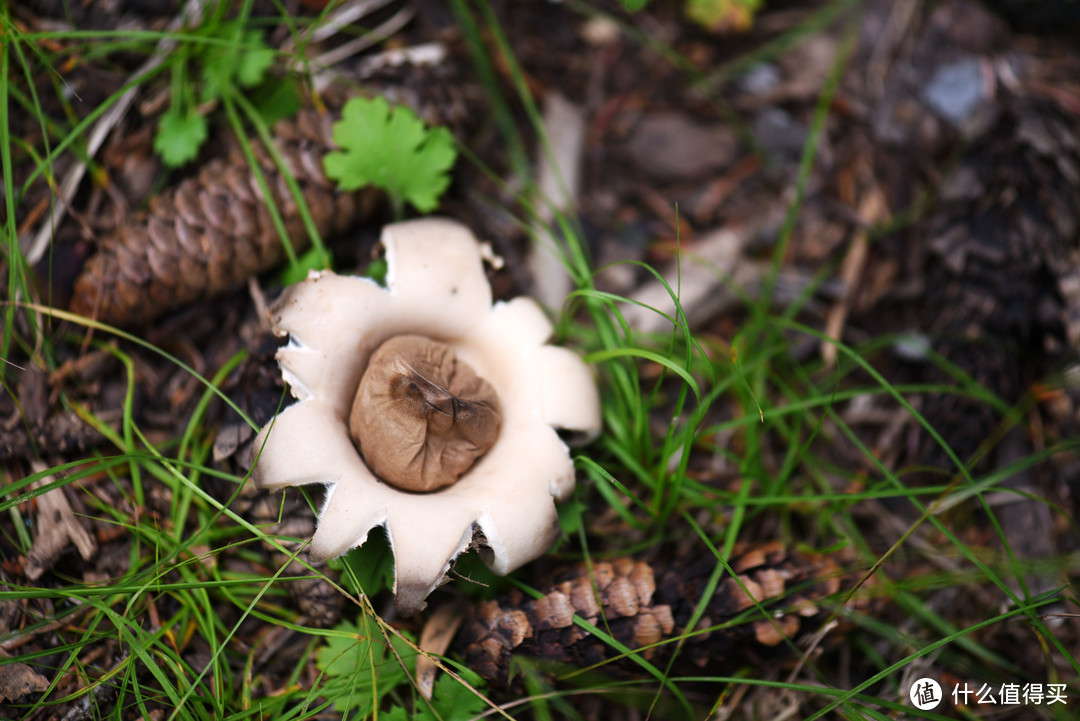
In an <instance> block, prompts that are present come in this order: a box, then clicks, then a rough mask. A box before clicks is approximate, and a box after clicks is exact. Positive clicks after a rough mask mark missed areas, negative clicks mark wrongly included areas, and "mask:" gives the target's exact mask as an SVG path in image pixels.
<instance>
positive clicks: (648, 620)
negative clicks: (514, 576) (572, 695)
mask: <svg viewBox="0 0 1080 721" xmlns="http://www.w3.org/2000/svg"><path fill="white" fill-rule="evenodd" d="M681 560H683V562H684V564H683V565H677V566H675V567H672V568H671V569H669V570H667V571H664V572H662V573H658V572H657V571H655V570H654V569H653V568H652V567H651V566H649V565H648V564H647V563H644V562H642V561H634V560H633V559H631V558H620V559H617V560H614V561H611V562H602V563H595V564H593V573H592V574H591V575H590V574H589V571H588V569H587V568H586V567H585V566H584V565H581V566H578V567H576V568H574V569H573V570H572V571H571V572H570V573H569V574H568V575H566V576H565V577H563V578H562V579H560V580H558V581H557V582H556V583H555V584H554V585H553V586H552V587H551V590H549V591H548V594H547V595H546V596H544V597H543V598H540V599H531V598H526V597H525V596H524V595H523V594H522V593H521V592H519V591H513V592H511V593H510V594H509V595H508V596H507V597H506V598H503V599H501V600H499V601H485V602H482V603H480V604H478V605H477V606H475V607H474V610H473V611H472V614H471V616H470V617H469V619H468V620H467V621H466V622H465V624H464V626H463V628H462V630H461V632H460V633H459V634H458V636H457V639H456V641H455V646H456V648H457V650H458V653H459V654H460V655H461V656H462V657H463V659H464V661H465V663H466V665H468V666H469V668H471V669H473V670H474V671H476V672H477V673H478V674H480V675H481V676H483V677H484V678H486V679H488V680H491V681H495V682H496V683H506V681H507V679H508V677H509V670H510V659H511V656H512V655H527V656H539V657H541V658H542V659H544V660H547V661H552V662H556V663H562V664H569V665H571V666H574V667H579V668H580V667H585V666H592V665H595V664H600V663H604V662H605V661H608V660H610V659H614V658H615V657H616V656H618V655H620V652H619V650H618V649H616V648H613V647H612V646H610V645H608V644H607V643H605V642H604V641H603V640H601V639H599V638H597V637H596V636H594V635H593V634H591V633H590V632H588V631H586V630H585V629H583V628H581V627H580V626H577V625H575V624H574V622H573V617H574V615H575V614H577V615H578V616H580V617H581V618H583V619H585V620H586V621H588V622H589V623H591V624H594V625H596V626H598V627H599V628H603V629H605V631H607V632H608V633H610V634H611V635H612V636H613V637H614V638H615V639H616V640H617V641H619V642H620V643H622V644H623V645H625V646H627V647H628V648H630V649H632V650H637V649H642V650H641V651H640V655H641V657H642V658H644V659H646V660H648V661H649V662H651V663H652V664H653V665H655V666H658V667H660V668H666V667H667V663H668V661H669V660H670V659H671V656H672V654H673V653H674V652H675V651H676V649H677V648H678V649H679V655H678V657H677V658H676V659H675V666H674V668H675V669H676V670H674V671H673V672H674V673H676V674H680V673H683V671H686V672H688V673H695V674H696V673H699V672H701V671H703V670H706V669H707V670H710V671H713V672H716V671H719V670H721V669H733V668H737V667H738V666H741V665H744V664H746V663H751V662H752V663H761V662H762V661H765V660H769V659H775V658H776V657H778V656H782V655H784V654H789V653H790V646H789V644H788V643H786V642H785V641H787V640H788V639H794V638H796V637H797V636H799V635H801V634H803V633H805V632H807V631H808V630H811V629H813V628H815V627H817V626H820V624H821V623H822V622H823V621H824V620H825V619H826V618H828V617H829V615H830V609H831V608H832V606H833V605H834V603H829V604H827V607H822V605H821V604H822V602H824V601H826V600H827V599H832V600H833V601H836V599H835V597H836V596H837V594H838V592H839V591H840V589H841V588H842V586H844V585H848V586H850V585H851V584H852V583H853V581H854V578H853V577H847V578H845V577H844V574H843V573H842V572H841V570H840V568H839V566H838V565H837V564H836V563H835V562H834V561H833V560H832V559H830V558H828V557H826V556H809V555H806V554H802V553H798V552H795V551H789V550H786V549H784V548H783V547H781V546H780V545H779V544H767V545H764V546H760V547H757V548H753V549H750V550H748V551H746V552H744V553H741V554H736V556H735V557H734V558H733V559H732V564H731V565H732V568H733V569H734V570H735V571H736V573H738V574H739V582H741V583H742V584H743V586H745V588H746V589H747V591H749V592H750V593H751V594H752V595H753V596H754V598H755V599H757V601H758V602H759V603H760V604H761V605H762V606H763V607H765V608H767V609H769V613H770V618H762V616H761V614H760V613H759V612H758V611H756V610H755V609H754V607H753V606H754V604H753V602H752V601H751V600H750V599H749V598H748V597H747V595H746V593H744V592H743V590H742V588H741V587H740V585H739V582H737V581H736V580H735V579H734V578H731V577H727V578H724V579H722V580H721V582H720V584H719V585H718V586H717V589H716V592H715V593H714V594H713V596H712V597H711V598H710V599H709V601H708V606H707V609H706V611H705V613H704V615H703V616H702V617H701V620H700V621H699V622H698V624H697V628H698V629H700V630H701V632H700V633H697V634H693V635H687V637H686V639H685V642H684V643H683V644H682V645H681V648H680V644H679V643H678V642H677V639H678V637H679V636H680V635H682V634H686V633H687V629H686V624H687V623H688V622H689V619H690V617H691V615H692V614H693V612H694V609H695V608H696V607H697V604H698V602H699V601H700V599H701V595H702V593H703V592H704V591H705V587H706V585H707V583H708V580H709V576H710V575H711V573H712V571H713V568H714V567H715V562H714V561H712V560H707V561H704V562H702V561H700V560H697V559H695V560H693V561H689V562H687V561H686V559H685V558H683V559H681ZM740 616H741V617H743V618H744V619H745V620H744V621H738V622H735V623H732V624H731V625H730V626H728V625H726V624H727V623H728V622H730V621H732V620H733V619H735V618H736V617H740ZM706 629H711V630H706ZM661 641H670V642H669V643H662V644H660V645H653V644H658V643H659V642H661ZM603 668H604V670H605V671H609V672H612V671H614V672H616V673H619V674H623V675H626V674H628V673H634V674H638V675H640V674H641V673H643V672H642V670H641V667H640V666H639V665H637V664H636V663H634V662H633V661H632V660H630V659H620V660H618V661H613V662H612V663H608V664H605V665H604V666H603ZM678 669H682V670H678Z"/></svg>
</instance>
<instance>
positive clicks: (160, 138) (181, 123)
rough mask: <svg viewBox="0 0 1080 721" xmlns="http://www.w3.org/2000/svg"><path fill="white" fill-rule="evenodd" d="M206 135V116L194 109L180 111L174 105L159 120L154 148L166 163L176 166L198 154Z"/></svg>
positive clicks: (172, 166)
mask: <svg viewBox="0 0 1080 721" xmlns="http://www.w3.org/2000/svg"><path fill="white" fill-rule="evenodd" d="M206 137H207V123H206V118H205V117H203V116H202V115H199V114H198V113H196V112H194V111H188V112H182V111H179V110H177V109H176V108H175V106H174V107H172V108H170V109H169V110H168V112H166V113H165V114H164V115H162V116H161V120H159V121H158V129H157V134H155V135H154V150H155V151H157V153H158V155H160V156H161V159H162V160H164V161H165V164H166V165H168V166H169V167H171V168H176V167H178V166H181V165H183V164H184V163H186V162H188V161H189V160H191V159H192V158H194V157H195V156H196V155H198V153H199V148H201V147H202V144H203V143H205V142H206Z"/></svg>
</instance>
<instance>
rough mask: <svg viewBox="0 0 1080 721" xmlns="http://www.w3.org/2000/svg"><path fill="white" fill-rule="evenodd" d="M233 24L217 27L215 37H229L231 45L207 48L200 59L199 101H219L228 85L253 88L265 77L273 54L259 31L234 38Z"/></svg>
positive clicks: (247, 32) (251, 31)
mask: <svg viewBox="0 0 1080 721" xmlns="http://www.w3.org/2000/svg"><path fill="white" fill-rule="evenodd" d="M235 27H236V26H235V24H228V25H225V26H223V27H221V28H219V29H218V30H217V31H216V32H215V33H214V36H215V37H219V38H230V39H233V42H232V43H231V44H230V45H228V46H226V47H222V46H220V45H213V46H208V48H207V49H206V50H205V51H204V52H202V53H201V57H202V89H201V92H200V97H201V99H202V102H208V101H210V100H213V99H215V98H220V97H222V95H223V94H224V93H226V92H227V91H228V89H229V87H230V86H233V85H239V86H240V87H244V88H252V87H255V86H256V85H258V84H259V83H261V82H262V81H263V79H264V78H265V77H266V71H267V70H268V69H269V68H270V66H271V65H272V64H273V62H274V51H273V50H272V49H271V48H269V47H267V45H266V43H264V42H263V39H262V34H261V33H260V32H259V31H258V30H248V31H246V32H244V33H243V35H242V36H241V37H239V38H236V37H235V36H233V33H235Z"/></svg>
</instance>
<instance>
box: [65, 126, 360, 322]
mask: <svg viewBox="0 0 1080 721" xmlns="http://www.w3.org/2000/svg"><path fill="white" fill-rule="evenodd" d="M334 120H335V118H334V117H333V116H332V115H330V114H327V113H319V112H317V111H315V110H312V109H305V110H301V111H300V113H299V114H298V115H297V116H296V117H295V118H290V119H288V120H282V121H279V122H278V123H277V124H276V125H275V126H274V128H273V137H274V144H275V146H276V148H277V150H278V152H279V153H280V154H281V157H282V158H283V160H284V165H285V167H286V168H287V169H288V171H289V173H290V174H292V176H293V177H295V179H296V183H297V185H298V186H299V188H300V191H301V195H302V196H303V199H304V202H305V203H306V204H307V206H308V208H309V209H310V211H311V217H312V219H313V220H314V224H315V227H316V228H317V229H318V231H319V234H320V235H321V236H324V237H325V236H327V235H331V234H334V233H338V232H341V231H343V230H345V229H347V228H348V227H349V226H350V225H352V224H353V223H354V222H355V221H357V220H358V219H359V217H360V216H361V215H362V214H363V212H365V211H366V209H367V206H368V205H369V203H368V202H366V200H367V199H368V198H370V193H371V191H360V192H354V193H343V192H338V191H336V190H335V185H334V183H333V182H331V181H330V180H328V179H327V178H326V176H325V175H324V174H323V169H322V157H323V155H325V154H326V153H327V152H328V151H329V150H331V149H333V147H334V146H333V142H332V140H331V138H332V136H331V125H332V124H333V121H334ZM252 148H253V150H254V152H255V157H256V159H257V162H258V165H259V168H260V169H261V170H262V173H263V176H264V178H265V179H266V183H267V187H268V188H269V189H270V194H271V198H270V202H271V203H273V204H274V205H275V206H276V207H277V209H278V210H279V211H280V213H281V218H282V221H283V222H284V225H285V229H286V231H287V234H288V237H289V242H290V243H292V246H293V248H294V249H295V250H296V251H297V252H300V251H302V250H304V249H305V248H307V246H308V244H309V243H310V239H309V237H308V234H307V231H306V230H305V229H304V225H303V221H302V219H301V215H300V212H299V209H298V206H297V203H296V200H295V199H294V197H293V194H292V193H291V192H290V191H289V188H288V185H287V184H286V181H285V176H284V175H283V174H282V173H281V172H280V171H279V169H278V167H277V166H276V165H275V163H274V161H273V159H272V158H271V156H270V154H269V153H268V152H267V150H266V148H265V147H263V145H262V144H261V143H259V142H258V141H252ZM365 193H367V194H368V195H367V196H365ZM285 257H286V251H285V247H284V245H283V241H282V239H281V237H280V236H279V234H278V232H277V230H276V229H275V228H274V224H273V222H272V220H271V216H270V213H269V211H268V210H267V207H266V202H265V201H264V199H263V193H262V191H261V190H260V188H259V184H258V182H257V180H256V177H255V175H254V173H253V172H252V169H251V166H250V165H249V164H248V161H247V159H246V158H245V157H244V155H243V153H242V151H241V150H240V148H239V147H234V148H233V149H232V150H231V151H230V152H229V153H228V155H227V156H226V157H219V158H215V159H213V160H211V161H209V162H208V163H206V164H205V165H204V166H203V167H202V168H201V169H200V170H199V173H198V175H196V176H195V177H191V178H188V179H186V180H184V181H183V182H181V183H180V184H179V185H176V186H175V187H171V188H169V189H167V190H165V191H163V192H162V193H161V194H160V195H157V196H156V197H154V198H153V199H151V201H150V207H149V210H147V211H146V212H141V213H138V214H137V215H135V216H134V217H133V218H132V219H131V220H130V221H128V222H127V223H125V224H124V225H122V226H121V227H120V228H118V229H117V230H116V231H115V232H114V233H113V234H112V235H110V236H108V237H107V238H105V239H104V241H102V243H101V245H100V247H99V249H98V252H97V253H96V254H95V255H93V256H91V257H90V259H89V260H88V261H87V263H86V265H85V266H84V268H83V271H82V274H81V275H80V276H79V277H78V279H77V280H76V281H75V289H74V294H73V297H72V301H71V310H72V311H74V312H76V313H79V314H81V315H86V316H89V317H93V318H97V319H99V320H102V321H105V322H107V323H111V324H114V325H122V326H123V325H132V324H137V323H141V322H147V321H150V320H152V319H154V318H156V317H158V316H160V315H161V314H163V313H165V312H167V311H169V310H172V309H174V308H178V307H180V306H183V305H185V304H187V303H191V302H193V301H196V300H199V299H201V298H207V297H212V296H215V295H218V294H220V293H223V292H225V291H227V290H230V289H232V288H235V287H237V286H239V285H241V284H242V283H243V282H245V281H246V280H247V278H249V277H250V276H252V275H256V274H258V273H261V272H264V271H266V270H268V269H270V268H273V267H274V266H276V265H278V264H279V263H281V262H282V261H283V260H284V258H285Z"/></svg>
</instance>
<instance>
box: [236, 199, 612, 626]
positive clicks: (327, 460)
mask: <svg viewBox="0 0 1080 721" xmlns="http://www.w3.org/2000/svg"><path fill="white" fill-rule="evenodd" d="M382 243H383V245H384V247H385V249H386V261H387V276H386V288H385V289H384V288H381V287H379V286H378V285H377V284H375V283H373V282H372V281H371V280H369V279H366V278H357V277H348V276H339V275H336V274H334V273H332V272H329V271H322V272H314V273H311V274H310V275H309V276H308V278H307V279H306V280H304V281H302V282H300V283H297V284H296V285H293V286H291V287H290V288H288V289H287V290H286V291H285V293H284V294H283V295H282V297H281V298H280V299H279V300H278V302H277V303H276V304H275V305H274V306H273V307H272V309H271V316H272V318H271V320H272V323H273V328H274V331H275V332H276V333H277V334H279V335H283V336H284V335H288V336H289V343H288V344H287V345H286V346H284V347H282V348H281V349H280V350H279V351H278V354H277V358H278V362H279V364H280V366H281V371H282V375H283V376H284V378H285V379H286V380H287V381H288V382H289V384H290V386H291V389H292V393H293V395H294V396H296V398H297V399H298V402H297V403H296V404H294V405H292V406H290V407H289V408H286V409H285V410H284V411H282V412H281V413H280V414H278V416H277V417H276V418H275V419H273V420H272V421H271V422H270V423H269V424H267V425H266V427H264V428H263V429H262V430H261V431H260V433H259V435H258V437H257V438H256V441H255V446H254V452H253V453H254V454H255V456H254V461H255V463H254V467H253V469H252V477H253V479H254V481H255V483H256V485H257V486H258V487H259V488H264V489H280V488H283V487H285V486H298V485H306V484H316V483H317V484H323V485H325V486H326V498H325V501H324V503H323V507H322V509H321V511H320V513H319V523H318V527H317V529H316V531H315V534H314V537H313V538H312V541H311V555H312V557H313V558H316V559H325V558H331V557H334V556H338V555H340V554H342V553H345V552H346V551H348V550H349V549H351V548H354V547H356V546H359V545H361V544H363V543H364V541H365V540H366V539H367V535H368V532H369V531H370V530H371V529H372V528H374V527H375V526H384V527H385V529H386V533H387V537H388V539H389V541H390V545H391V548H392V550H393V553H394V565H395V579H394V593H395V594H396V598H395V604H396V607H397V609H398V610H399V612H401V613H403V614H411V613H415V612H417V611H419V610H421V609H422V608H423V607H424V605H425V599H426V598H427V596H428V594H430V593H431V592H432V591H433V590H434V589H435V588H436V587H437V586H438V585H440V584H441V583H443V582H444V581H445V580H447V576H446V574H447V572H448V571H449V569H450V566H451V564H452V563H453V561H454V559H456V558H457V556H458V555H459V554H461V553H462V552H463V551H465V550H467V549H468V548H469V546H470V544H471V543H472V541H473V539H474V537H477V534H482V538H483V544H484V546H485V548H483V549H481V551H482V556H483V558H484V560H485V562H486V563H487V564H488V566H489V567H491V569H492V570H493V571H495V572H496V573H499V574H506V573H509V572H510V571H513V570H514V569H516V568H518V567H520V566H521V565H523V564H525V563H528V562H529V561H531V560H533V559H535V558H537V557H538V556H540V555H541V554H543V553H544V552H545V551H546V550H547V549H548V548H549V547H550V545H551V543H552V542H553V541H554V539H555V537H556V535H557V534H558V523H557V521H558V517H557V513H556V509H555V501H556V500H564V499H565V498H566V497H567V496H568V495H569V494H570V492H571V491H572V490H573V487H574V467H573V463H572V461H571V459H570V454H569V449H568V448H567V446H566V444H565V443H564V442H563V440H562V439H561V438H560V436H559V434H558V433H557V432H556V429H559V430H566V431H570V432H571V434H569V435H570V436H571V437H573V438H575V439H579V440H582V441H588V440H591V439H592V438H594V437H595V436H596V435H597V434H598V433H599V431H600V403H599V396H598V393H597V389H596V385H595V382H594V380H593V376H592V374H591V372H590V369H589V368H588V367H587V366H586V365H585V363H584V362H583V361H582V360H581V359H580V358H579V357H578V356H577V355H576V354H574V353H573V352H572V351H570V350H568V349H565V348H559V347H555V346H549V345H545V343H546V341H547V340H548V339H549V338H550V336H551V333H552V326H551V323H550V322H549V321H548V320H547V318H546V316H544V314H543V311H541V310H540V308H539V306H537V304H536V303H535V302H533V301H532V300H531V299H528V298H516V299H514V300H511V301H508V302H499V303H495V304H494V305H492V298H491V288H490V286H489V284H488V282H487V278H486V276H485V274H484V269H483V262H482V250H481V246H480V244H479V243H478V241H477V240H476V238H475V236H474V235H473V234H472V232H471V231H469V230H468V229H467V228H465V227H464V226H462V225H460V224H458V223H456V222H454V221H450V220H445V219H423V220H415V221H409V222H405V223H398V224H394V225H390V226H387V227H386V228H385V229H384V230H383V234H382ZM388 342H389V346H388V347H389V350H388V351H387V355H388V357H389V360H385V359H383V360H380V357H379V353H378V350H379V349H380V347H382V346H384V344H387V343H388ZM395 347H396V350H395ZM410 348H411V350H410ZM417 348H420V350H419V351H418V350H417ZM403 349H404V350H403ZM451 356H452V358H451ZM373 357H374V358H375V361H372V359H373ZM417 358H422V359H426V360H422V362H421V361H417ZM384 361H385V362H384ZM424 363H427V365H425V366H424V367H419V366H420V365H423V364H424ZM369 368H370V369H372V370H373V371H379V369H380V368H381V369H382V370H381V371H379V372H377V373H376V375H378V376H380V377H381V379H376V381H378V383H381V390H379V389H378V388H376V390H375V391H373V392H372V393H371V394H369V395H370V397H372V398H374V397H378V396H380V394H381V396H382V404H383V409H382V410H379V408H375V409H374V410H372V407H369V406H368V405H367V403H368V401H367V400H365V393H364V388H362V386H363V385H364V384H362V378H364V376H365V372H366V371H368V370H369ZM438 368H442V369H443V370H444V371H445V370H446V369H447V368H449V369H450V370H449V371H447V372H444V373H443V374H442V376H441V377H437V378H433V377H429V376H430V375H438V372H436V371H435V370H432V369H438ZM388 369H389V370H388ZM414 374H415V375H414ZM458 374H460V375H461V377H460V378H458V379H457V380H455V377H456V376H457V375H458ZM395 384H396V385H395ZM413 386H415V387H413ZM485 386H486V387H487V388H488V389H490V392H489V391H485V390H484V388H485ZM354 400H355V401H357V405H358V406H359V407H356V406H354ZM368 400H370V398H369V399H368ZM375 405H378V404H375ZM388 409H389V410H388ZM390 413H397V414H398V415H399V416H402V417H404V416H408V415H409V414H412V417H413V418H423V421H424V424H426V426H427V428H426V429H425V430H427V429H431V431H432V432H427V433H426V434H420V436H417V435H416V434H415V429H416V426H415V425H412V426H409V428H410V429H411V430H410V431H409V433H406V434H404V435H406V436H410V437H409V438H404V439H403V437H402V434H401V433H398V434H396V435H397V437H396V439H395V433H394V432H390V431H389V430H388V429H389V428H390V427H391V426H392V425H393V424H392V423H389V422H386V420H387V417H388V414H390ZM425 414H426V415H425ZM364 416H368V418H367V419H366V421H364V422H361V421H362V419H363V418H364ZM352 417H356V418H358V419H361V420H360V421H357V422H355V423H351V422H350V420H351V418H352ZM380 418H381V419H382V421H383V423H382V424H381V425H380ZM399 420H400V418H399ZM365 422H366V424H367V426H368V428H367V431H364V430H363V429H362V428H359V427H358V429H357V430H356V432H355V433H354V432H351V431H350V425H356V426H363V425H364V423H365ZM406 425H408V423H406ZM492 428H494V429H495V432H494V433H492V432H491V431H492ZM435 431H437V432H435ZM372 432H374V435H373V436H370V439H369V440H365V437H364V434H365V433H369V434H370V433H372ZM440 433H441V434H442V435H444V436H446V435H447V434H449V435H448V436H447V438H445V439H444V440H445V442H442V441H440V442H439V444H435V443H433V442H432V439H433V438H434V437H435V436H438V435H439V434H440ZM410 434H411V435H410ZM354 435H355V436H356V438H357V442H354V439H353V436H354ZM418 437H422V440H423V442H424V444H425V445H422V446H421V445H417V444H418V440H417V438H418ZM403 441H404V443H405V448H406V450H405V451H403V450H402V447H396V446H393V445H392V446H391V447H390V448H389V449H387V448H381V449H378V450H373V447H375V446H381V445H384V444H387V443H390V444H393V443H400V442H403ZM410 444H411V445H410ZM440 444H441V445H440ZM436 445H438V446H439V448H440V449H441V450H440V453H443V452H445V451H446V449H447V448H449V449H450V453H449V456H447V457H446V462H442V461H440V462H439V463H436V464H435V465H438V466H440V468H439V469H437V470H438V472H427V471H424V470H423V468H420V469H419V470H417V467H416V466H415V464H413V465H412V466H411V470H410V462H409V460H410V456H409V453H413V454H416V453H418V452H424V453H426V452H427V451H428V450H431V449H432V448H434V447H435V446H436ZM358 446H359V449H358ZM461 446H472V450H471V451H470V453H472V455H473V456H474V458H472V459H471V460H468V462H465V461H464V460H463V459H461V458H458V457H457V456H456V455H455V454H456V453H457V452H458V450H459V449H460V447H461ZM361 452H364V453H365V454H366V456H369V457H374V460H373V458H368V459H367V460H366V459H365V456H364V455H361ZM380 455H381V456H382V458H381V459H379V458H378V457H379V456H380ZM436 455H439V454H436V453H435V452H432V458H434V457H435V456H436ZM387 458H389V461H388V460H387ZM439 458H440V459H442V458H443V456H442V455H439ZM388 466H391V467H393V468H394V470H393V471H392V472H389V473H388V472H387V471H386V470H385V469H386V468H387V467H388ZM421 466H423V464H421ZM373 468H379V469H380V470H381V472H382V473H384V474H388V475H394V476H395V477H394V478H393V479H391V478H380V477H379V474H378V473H376V472H374V470H373ZM410 473H411V474H412V477H411V479H410V478H404V480H403V478H402V477H401V476H402V475H404V476H408V475H409V474H410ZM455 475H456V476H457V477H456V479H450V480H447V479H448V478H449V477H450V476H455ZM402 486H404V487H402ZM410 487H411V488H412V490H410Z"/></svg>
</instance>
